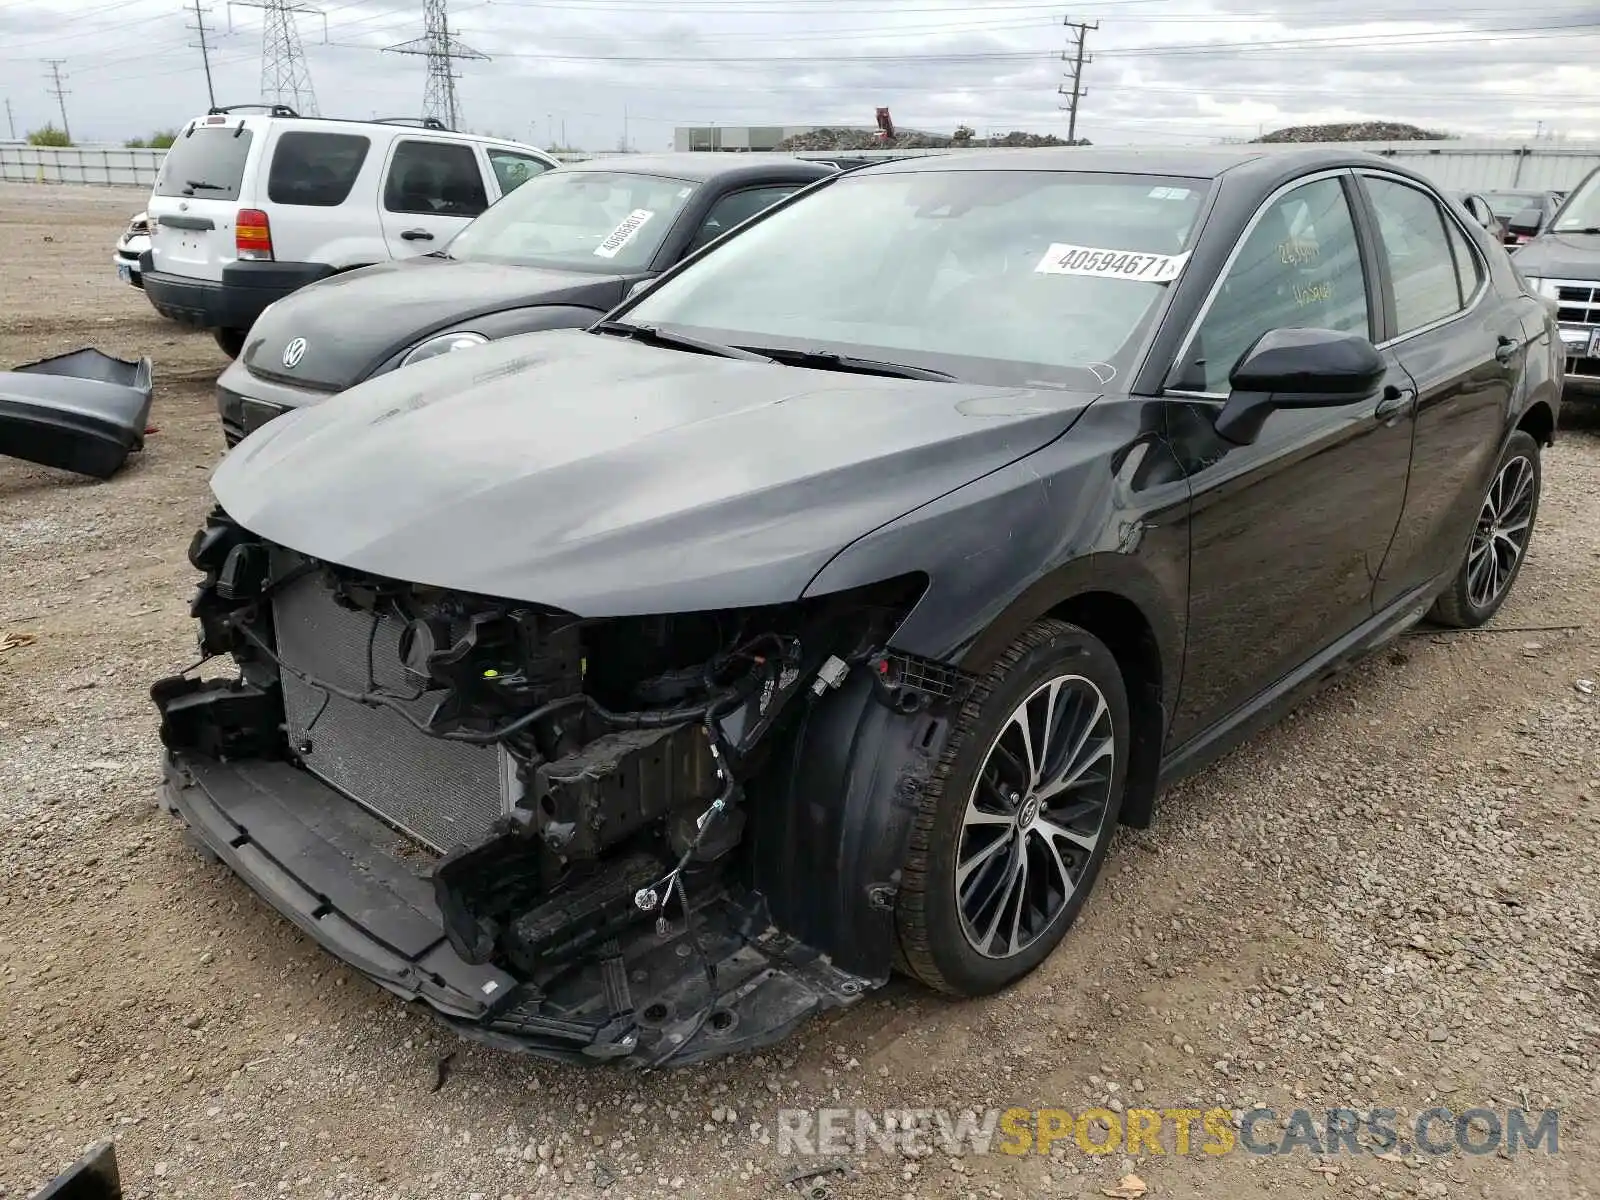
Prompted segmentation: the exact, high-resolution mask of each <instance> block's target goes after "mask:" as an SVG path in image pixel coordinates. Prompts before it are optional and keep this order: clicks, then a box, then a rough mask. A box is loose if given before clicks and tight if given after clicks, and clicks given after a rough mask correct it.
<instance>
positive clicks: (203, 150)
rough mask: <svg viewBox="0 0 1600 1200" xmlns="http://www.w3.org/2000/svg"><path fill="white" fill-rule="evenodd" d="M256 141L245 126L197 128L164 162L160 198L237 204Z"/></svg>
mask: <svg viewBox="0 0 1600 1200" xmlns="http://www.w3.org/2000/svg"><path fill="white" fill-rule="evenodd" d="M253 140H254V135H253V134H252V133H251V132H250V131H249V130H248V129H246V128H245V127H244V126H242V125H234V126H228V125H196V126H193V127H192V128H191V129H190V130H189V132H187V133H184V134H182V135H181V136H180V137H179V138H178V140H177V141H175V142H173V143H172V148H171V149H169V150H168V151H167V156H166V158H164V159H162V160H161V171H160V173H159V174H158V175H157V176H156V187H155V193H156V195H158V196H184V197H193V198H195V199H197V200H202V199H203V200H237V199H238V198H239V187H240V185H241V184H242V183H243V181H244V168H245V162H246V161H247V160H248V159H249V157H250V145H251V142H252V141H253Z"/></svg>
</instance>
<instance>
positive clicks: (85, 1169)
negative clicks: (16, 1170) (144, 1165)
mask: <svg viewBox="0 0 1600 1200" xmlns="http://www.w3.org/2000/svg"><path fill="white" fill-rule="evenodd" d="M33 1200H122V1176H121V1173H120V1172H119V1171H118V1170H117V1147H116V1144H115V1143H113V1142H100V1143H99V1144H97V1145H95V1146H93V1147H91V1148H90V1150H89V1152H88V1153H87V1154H85V1155H84V1156H83V1157H82V1158H80V1159H79V1160H78V1161H77V1162H75V1163H73V1164H72V1165H71V1166H70V1167H68V1168H67V1169H66V1170H65V1171H63V1172H61V1174H59V1175H57V1176H56V1177H55V1178H54V1179H53V1180H51V1181H50V1182H49V1183H47V1184H46V1185H45V1186H44V1188H43V1190H41V1191H38V1192H35V1193H34V1194H33Z"/></svg>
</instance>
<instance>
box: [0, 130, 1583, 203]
mask: <svg viewBox="0 0 1600 1200" xmlns="http://www.w3.org/2000/svg"><path fill="white" fill-rule="evenodd" d="M1256 148H1257V149H1260V150H1264V151H1269V152H1282V151H1289V150H1296V149H1305V148H1306V144H1304V143H1272V144H1261V145H1259V146H1257V147H1256ZM1323 148H1325V149H1342V150H1353V149H1355V150H1366V151H1369V152H1371V153H1373V154H1380V155H1383V156H1384V157H1386V158H1392V159H1394V161H1395V162H1397V163H1401V164H1403V165H1405V166H1407V167H1410V168H1411V169H1412V170H1414V171H1418V172H1420V173H1421V174H1423V175H1426V176H1428V178H1430V179H1432V180H1433V181H1434V183H1436V184H1438V185H1439V186H1440V187H1444V188H1457V189H1462V190H1468V189H1470V190H1474V191H1489V190H1492V189H1495V188H1530V189H1537V188H1560V189H1566V188H1571V187H1574V186H1575V185H1576V184H1577V183H1578V181H1579V180H1581V179H1582V178H1583V177H1584V176H1585V175H1587V174H1588V173H1589V172H1590V171H1591V170H1593V169H1594V168H1596V167H1600V143H1597V142H1557V141H1537V142H1518V141H1514V140H1510V139H1501V140H1494V139H1476V140H1471V141H1468V140H1459V141H1446V142H1334V143H1325V144H1323ZM982 152H983V149H982V148H981V147H973V148H971V149H962V150H953V151H950V150H899V151H893V150H889V151H881V150H853V151H852V150H841V151H832V152H823V151H815V152H811V153H802V154H801V155H800V157H803V158H832V157H838V156H846V157H850V158H874V157H884V158H896V157H906V156H909V155H923V154H949V153H954V154H972V153H982ZM754 153H760V152H759V151H757V152H754ZM1014 153H1017V154H1025V153H1027V151H1026V150H1021V149H1019V150H1016V151H1014ZM165 154H166V151H164V150H133V149H127V148H124V147H121V146H71V147H54V146H29V145H26V144H23V143H19V142H0V180H6V181H9V182H17V183H88V184H104V185H110V186H124V187H145V188H148V187H151V186H153V185H154V184H155V181H156V172H157V171H158V170H159V169H160V167H161V160H162V158H163V157H164V156H165ZM558 157H560V158H562V159H564V160H567V161H578V160H580V159H584V158H591V157H611V156H610V155H587V154H574V153H562V154H560V155H558ZM619 157H620V156H619Z"/></svg>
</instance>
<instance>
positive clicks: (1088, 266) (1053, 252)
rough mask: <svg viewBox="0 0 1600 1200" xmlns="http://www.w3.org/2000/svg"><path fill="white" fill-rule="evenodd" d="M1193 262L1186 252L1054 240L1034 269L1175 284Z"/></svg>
mask: <svg viewBox="0 0 1600 1200" xmlns="http://www.w3.org/2000/svg"><path fill="white" fill-rule="evenodd" d="M1188 261H1189V255H1188V253H1187V252H1185V253H1183V254H1139V253H1137V252H1135V251H1132V250H1101V249H1098V248H1097V247H1094V246H1073V245H1069V244H1067V243H1066V242H1052V243H1051V244H1050V249H1048V250H1046V251H1045V252H1044V257H1043V258H1041V259H1040V260H1039V265H1038V266H1036V267H1034V271H1035V272H1037V273H1038V274H1041V275H1095V276H1098V277H1100V278H1102V279H1142V280H1145V281H1146V282H1148V283H1171V282H1172V281H1173V280H1174V279H1176V278H1177V277H1178V273H1179V272H1180V271H1182V270H1183V264H1184V263H1186V262H1188Z"/></svg>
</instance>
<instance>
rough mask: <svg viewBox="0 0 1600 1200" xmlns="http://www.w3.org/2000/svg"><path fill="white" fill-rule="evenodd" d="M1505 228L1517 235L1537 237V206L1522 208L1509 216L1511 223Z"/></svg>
mask: <svg viewBox="0 0 1600 1200" xmlns="http://www.w3.org/2000/svg"><path fill="white" fill-rule="evenodd" d="M1506 228H1507V229H1509V230H1510V231H1511V232H1512V233H1514V234H1516V235H1517V236H1519V237H1530V238H1531V237H1538V236H1539V210H1538V209H1537V208H1525V209H1523V210H1522V211H1521V212H1519V213H1518V214H1517V215H1516V216H1514V217H1512V218H1511V224H1509V225H1508V226H1506Z"/></svg>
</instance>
